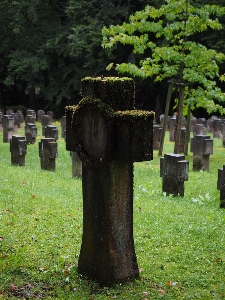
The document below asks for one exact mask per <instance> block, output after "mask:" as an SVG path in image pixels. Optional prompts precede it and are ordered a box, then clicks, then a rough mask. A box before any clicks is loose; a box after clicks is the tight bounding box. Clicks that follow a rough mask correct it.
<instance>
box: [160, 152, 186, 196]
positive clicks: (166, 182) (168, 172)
mask: <svg viewBox="0 0 225 300" xmlns="http://www.w3.org/2000/svg"><path fill="white" fill-rule="evenodd" d="M188 168H189V162H188V161H187V160H185V157H184V155H180V154H172V153H171V154H170V153H169V154H164V157H161V158H160V177H162V180H163V181H162V191H163V192H165V193H166V194H173V195H174V196H177V195H178V194H179V195H180V196H182V197H183V196H184V181H187V180H188Z"/></svg>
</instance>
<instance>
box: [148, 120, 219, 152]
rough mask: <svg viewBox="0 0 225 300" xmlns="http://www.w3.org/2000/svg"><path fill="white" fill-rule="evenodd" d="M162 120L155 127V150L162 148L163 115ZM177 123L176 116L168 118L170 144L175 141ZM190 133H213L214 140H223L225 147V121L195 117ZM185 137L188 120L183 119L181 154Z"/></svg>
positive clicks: (191, 123)
mask: <svg viewBox="0 0 225 300" xmlns="http://www.w3.org/2000/svg"><path fill="white" fill-rule="evenodd" d="M160 120H161V125H157V124H155V125H154V126H153V134H154V144H153V149H155V150H159V147H160V140H161V137H162V126H163V120H164V117H163V115H161V118H160ZM176 121H177V116H176V115H174V116H173V117H169V118H168V123H167V129H168V130H169V140H170V142H174V141H175V137H176ZM190 132H193V134H194V135H206V133H207V132H212V134H213V137H214V138H222V146H223V147H225V119H219V118H217V117H212V118H210V119H208V120H206V119H204V118H199V119H197V118H194V117H193V118H191V120H190ZM185 136H186V119H185V118H183V122H182V128H181V138H180V146H179V153H184V145H185Z"/></svg>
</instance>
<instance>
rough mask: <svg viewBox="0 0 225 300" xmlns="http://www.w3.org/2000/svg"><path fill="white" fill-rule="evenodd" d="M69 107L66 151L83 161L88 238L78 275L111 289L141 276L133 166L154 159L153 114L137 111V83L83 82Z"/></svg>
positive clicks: (84, 240)
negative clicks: (135, 235)
mask: <svg viewBox="0 0 225 300" xmlns="http://www.w3.org/2000/svg"><path fill="white" fill-rule="evenodd" d="M81 82H82V96H83V99H82V100H81V101H80V102H79V104H78V105H77V106H68V107H66V120H67V121H66V122H67V127H66V147H67V150H69V151H76V152H77V154H78V156H79V157H80V159H81V160H82V186H83V237H82V246H81V251H80V256H79V261H78V271H79V273H80V274H83V275H85V276H87V277H88V278H89V279H91V280H97V281H99V282H101V283H102V284H106V285H110V284H113V283H115V282H124V281H127V280H131V279H133V278H138V277H139V269H138V264H137V259H136V254H135V249H134V240H133V162H134V161H143V160H151V159H152V156H153V150H152V138H153V119H154V114H153V113H150V112H145V111H141V110H134V92H135V90H134V81H133V80H132V79H130V78H118V77H97V78H91V77H87V78H84V79H83V80H82V81H81Z"/></svg>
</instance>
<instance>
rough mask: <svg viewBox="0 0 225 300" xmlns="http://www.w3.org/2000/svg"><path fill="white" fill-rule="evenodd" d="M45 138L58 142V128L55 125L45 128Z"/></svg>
mask: <svg viewBox="0 0 225 300" xmlns="http://www.w3.org/2000/svg"><path fill="white" fill-rule="evenodd" d="M45 137H46V138H53V139H54V140H55V142H56V141H57V140H58V128H57V127H56V126H54V125H47V126H45Z"/></svg>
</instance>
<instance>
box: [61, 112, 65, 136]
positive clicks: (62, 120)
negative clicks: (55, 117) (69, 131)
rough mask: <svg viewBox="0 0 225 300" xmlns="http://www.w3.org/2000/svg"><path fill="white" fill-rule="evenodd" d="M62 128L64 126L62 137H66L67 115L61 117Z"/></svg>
mask: <svg viewBox="0 0 225 300" xmlns="http://www.w3.org/2000/svg"><path fill="white" fill-rule="evenodd" d="M61 128H62V131H61V137H62V138H63V139H65V136H66V116H62V118H61Z"/></svg>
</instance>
